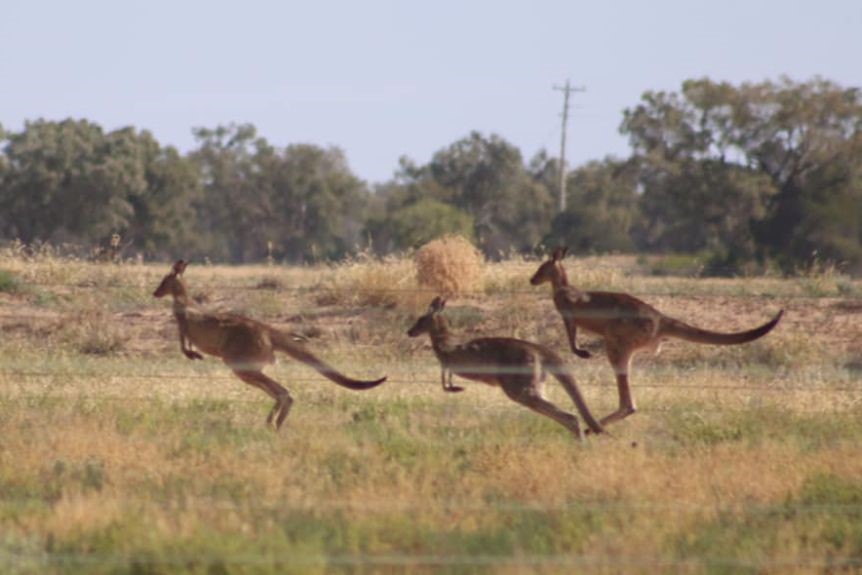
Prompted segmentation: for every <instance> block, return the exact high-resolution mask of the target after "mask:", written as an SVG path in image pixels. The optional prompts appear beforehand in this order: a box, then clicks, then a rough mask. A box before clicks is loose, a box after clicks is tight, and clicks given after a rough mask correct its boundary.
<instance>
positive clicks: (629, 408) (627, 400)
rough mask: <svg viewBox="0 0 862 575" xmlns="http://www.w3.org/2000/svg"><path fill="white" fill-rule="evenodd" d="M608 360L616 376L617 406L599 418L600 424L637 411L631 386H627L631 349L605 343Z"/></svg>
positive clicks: (605, 423)
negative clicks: (614, 409)
mask: <svg viewBox="0 0 862 575" xmlns="http://www.w3.org/2000/svg"><path fill="white" fill-rule="evenodd" d="M606 349H607V354H608V361H610V362H611V366H612V367H613V368H614V372H615V373H616V376H617V393H619V407H617V410H616V411H614V412H612V413H610V414H608V415H606V416H605V417H603V418H602V419H601V420H600V423H601V424H602V426H604V425H607V424H609V423H614V422H615V421H620V420H621V419H625V418H626V417H628V416H629V415H631V414H633V413H634V412H636V411H637V407H635V402H634V398H633V397H632V392H631V388H630V387H629V371H630V370H631V363H632V353H633V351H632V350H630V349H628V348H627V347H625V346H623V345H614V344H612V343H610V342H607V343H606Z"/></svg>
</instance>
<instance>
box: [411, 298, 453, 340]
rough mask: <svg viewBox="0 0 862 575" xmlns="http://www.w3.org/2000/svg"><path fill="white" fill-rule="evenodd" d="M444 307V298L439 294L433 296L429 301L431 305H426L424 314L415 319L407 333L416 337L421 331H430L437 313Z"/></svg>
mask: <svg viewBox="0 0 862 575" xmlns="http://www.w3.org/2000/svg"><path fill="white" fill-rule="evenodd" d="M444 307H446V300H445V299H443V298H442V297H440V296H437V297H435V298H434V299H433V300H432V301H431V305H430V306H428V311H427V312H425V315H423V316H422V317H420V318H419V319H417V320H416V323H414V324H413V327H411V328H410V329H409V330H407V335H409V336H410V337H416V336H419V335H422V334H423V333H430V332H431V330H432V329H434V325H435V318H436V316H437V314H438V313H440V312H441V311H443V308H444Z"/></svg>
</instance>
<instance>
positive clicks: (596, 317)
mask: <svg viewBox="0 0 862 575" xmlns="http://www.w3.org/2000/svg"><path fill="white" fill-rule="evenodd" d="M567 251H568V250H567V248H557V249H555V250H554V252H553V254H552V255H551V258H550V259H549V260H547V261H545V262H543V263H542V265H540V266H539V269H538V270H536V273H535V274H533V277H532V278H530V283H531V284H532V285H541V284H543V283H550V284H551V288H552V291H553V295H554V305H555V306H556V308H557V311H559V312H560V315H561V316H562V318H563V325H564V326H565V327H566V333H567V334H568V339H569V347H570V348H571V350H572V353H574V354H575V355H577V356H578V357H582V358H585V359H586V358H589V357H590V352H589V351H587V350H585V349H581V348H579V347H578V342H577V334H578V328H579V327H581V328H583V329H585V330H587V331H590V332H592V333H595V334H597V335H599V336H601V337H602V338H604V341H605V351H606V353H607V355H608V361H609V362H610V363H611V365H612V366H613V368H614V370H615V371H616V375H617V391H618V392H619V407H618V408H617V410H616V411H614V412H612V413H610V414H609V415H607V416H605V417H603V418H602V419H601V420H600V421H601V423H602V425H607V424H609V423H613V422H615V421H619V420H621V419H624V418H626V417H628V416H629V415H631V414H633V413H635V411H637V408H636V407H635V402H634V399H632V395H631V391H630V390H629V379H628V374H629V371H630V369H631V361H632V356H633V355H634V354H635V353H637V352H638V351H642V350H649V351H652V352H653V353H658V351H659V348H660V347H661V344H662V342H663V341H664V340H666V339H668V338H677V339H682V340H685V341H691V342H694V343H710V344H716V345H734V344H740V343H747V342H749V341H754V340H755V339H758V338H760V337H763V336H764V335H766V334H767V333H769V332H770V331H772V329H773V328H774V327H775V326H776V325H777V324H778V321H779V320H780V319H781V316H782V315H784V310H780V311H779V312H778V314H776V316H775V317H774V318H772V319H771V320H770V321H768V322H766V323H765V324H763V325H761V326H760V327H756V328H754V329H751V330H748V331H740V332H736V333H720V332H714V331H708V330H705V329H700V328H697V327H692V326H690V325H688V324H686V323H684V322H682V321H679V320H676V319H673V318H670V317H668V316H666V315H664V314H663V313H661V312H660V311H658V310H657V309H655V308H654V307H652V306H651V305H649V304H647V303H645V302H643V301H641V300H639V299H638V298H636V297H633V296H631V295H629V294H625V293H615V292H601V291H595V292H593V291H591V292H583V291H580V290H578V289H576V288H574V287H572V286H570V285H569V281H568V278H567V277H566V270H565V269H563V263H562V260H563V258H564V257H565V256H566V252H567Z"/></svg>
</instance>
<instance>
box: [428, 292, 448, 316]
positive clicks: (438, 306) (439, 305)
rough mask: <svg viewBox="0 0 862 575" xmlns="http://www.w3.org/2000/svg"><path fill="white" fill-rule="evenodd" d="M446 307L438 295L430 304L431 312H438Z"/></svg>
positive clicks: (444, 301)
mask: <svg viewBox="0 0 862 575" xmlns="http://www.w3.org/2000/svg"><path fill="white" fill-rule="evenodd" d="M444 307H446V300H445V299H443V298H442V297H440V296H439V295H438V296H437V297H435V298H434V300H433V301H432V302H431V311H434V312H438V311H441V310H442V309H443V308H444Z"/></svg>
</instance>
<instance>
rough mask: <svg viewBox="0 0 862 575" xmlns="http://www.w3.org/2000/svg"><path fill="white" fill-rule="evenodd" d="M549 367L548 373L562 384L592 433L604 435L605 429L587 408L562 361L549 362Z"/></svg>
mask: <svg viewBox="0 0 862 575" xmlns="http://www.w3.org/2000/svg"><path fill="white" fill-rule="evenodd" d="M548 359H551V358H548ZM555 359H556V358H555ZM548 367H549V369H548V371H550V372H551V373H552V374H553V375H554V377H556V378H557V381H559V382H560V385H562V386H563V389H565V390H566V393H568V394H569V397H571V398H572V401H573V402H574V403H575V407H576V408H577V409H578V413H580V414H581V417H583V418H584V421H585V422H586V424H587V427H589V428H590V431H592V432H593V433H595V434H599V433H604V431H605V429H604V428H603V427H602V424H601V423H599V421H598V420H597V419H596V418H595V417H594V416H593V414H592V412H590V408H589V407H587V402H586V401H585V400H584V396H583V395H581V390H580V389H578V385H577V384H576V383H575V378H574V377H572V376H571V375H570V374H569V373H568V371H566V366H565V364H564V363H563V362H562V360H556V361H549V362H548Z"/></svg>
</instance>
